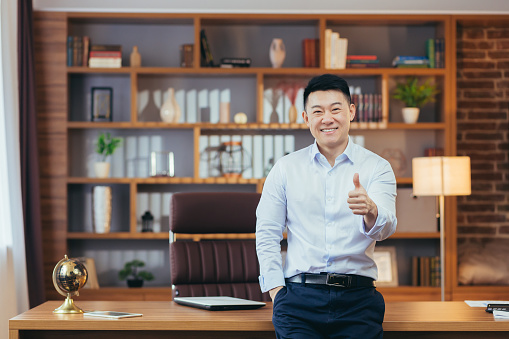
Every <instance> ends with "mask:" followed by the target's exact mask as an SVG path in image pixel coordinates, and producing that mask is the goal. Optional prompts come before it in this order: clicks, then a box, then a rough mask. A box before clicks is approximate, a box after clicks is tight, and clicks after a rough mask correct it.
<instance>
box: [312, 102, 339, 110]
mask: <svg viewBox="0 0 509 339" xmlns="http://www.w3.org/2000/svg"><path fill="white" fill-rule="evenodd" d="M335 105H339V106H343V103H342V102H340V101H337V102H333V103H332V104H330V106H331V107H332V106H335ZM310 108H311V109H314V108H322V106H321V105H313V106H311V107H310Z"/></svg>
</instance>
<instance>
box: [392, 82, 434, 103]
mask: <svg viewBox="0 0 509 339" xmlns="http://www.w3.org/2000/svg"><path fill="white" fill-rule="evenodd" d="M438 93H440V91H439V90H438V89H437V86H436V85H435V84H432V83H431V80H430V79H428V80H427V81H426V82H425V83H423V84H422V85H419V84H418V79H417V78H416V77H411V78H407V81H406V83H399V84H397V85H396V89H395V90H394V92H393V93H392V97H393V98H394V99H398V100H401V101H403V103H405V106H406V107H418V108H420V107H422V106H424V105H425V104H426V103H428V102H434V101H435V95H437V94H438Z"/></svg>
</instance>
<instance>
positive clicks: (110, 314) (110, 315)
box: [83, 311, 143, 319]
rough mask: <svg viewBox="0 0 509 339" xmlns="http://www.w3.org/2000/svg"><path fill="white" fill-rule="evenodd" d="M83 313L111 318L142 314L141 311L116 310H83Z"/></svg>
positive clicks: (139, 315)
mask: <svg viewBox="0 0 509 339" xmlns="http://www.w3.org/2000/svg"><path fill="white" fill-rule="evenodd" d="M83 315H86V316H90V317H102V318H112V319H121V318H131V317H141V316H143V314H141V313H129V312H117V311H85V313H83Z"/></svg>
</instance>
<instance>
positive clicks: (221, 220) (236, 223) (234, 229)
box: [170, 192, 270, 301]
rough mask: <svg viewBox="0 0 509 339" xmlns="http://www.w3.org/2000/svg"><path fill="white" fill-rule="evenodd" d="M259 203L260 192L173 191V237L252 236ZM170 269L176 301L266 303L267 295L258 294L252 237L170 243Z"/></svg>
mask: <svg viewBox="0 0 509 339" xmlns="http://www.w3.org/2000/svg"><path fill="white" fill-rule="evenodd" d="M259 200H260V194H259V193H233V192H217V193H209V192H207V193H175V194H173V195H172V197H171V200H170V231H171V232H172V234H173V235H175V236H176V238H177V239H178V234H179V233H181V234H202V235H203V234H216V235H217V234H246V233H251V234H254V233H255V230H256V207H257V206H258V202H259ZM225 237H228V236H225ZM230 237H231V235H230ZM170 265H171V283H172V290H173V296H174V297H175V296H182V297H184V296H232V297H237V298H244V299H251V300H259V301H263V300H265V301H268V300H270V297H269V295H268V293H262V292H261V290H260V285H259V283H258V275H259V265H258V259H257V257H256V243H255V239H253V238H252V237H251V238H249V239H241V238H228V239H211V240H199V241H189V240H177V241H173V240H172V241H170Z"/></svg>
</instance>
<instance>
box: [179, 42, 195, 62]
mask: <svg viewBox="0 0 509 339" xmlns="http://www.w3.org/2000/svg"><path fill="white" fill-rule="evenodd" d="M193 55H194V44H183V45H180V67H193V64H194V62H193V59H194V58H193Z"/></svg>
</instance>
